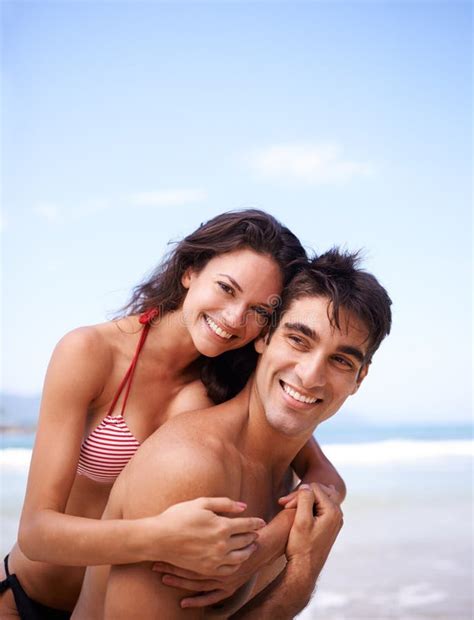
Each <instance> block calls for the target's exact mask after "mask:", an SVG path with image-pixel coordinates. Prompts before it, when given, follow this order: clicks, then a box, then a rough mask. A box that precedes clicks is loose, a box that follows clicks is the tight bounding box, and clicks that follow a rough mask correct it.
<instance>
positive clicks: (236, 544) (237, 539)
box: [229, 532, 258, 551]
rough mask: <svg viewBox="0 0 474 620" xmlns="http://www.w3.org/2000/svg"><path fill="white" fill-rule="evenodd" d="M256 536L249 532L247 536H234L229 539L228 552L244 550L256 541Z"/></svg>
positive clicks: (254, 533)
mask: <svg viewBox="0 0 474 620" xmlns="http://www.w3.org/2000/svg"><path fill="white" fill-rule="evenodd" d="M257 537H258V534H257V533H256V532H250V533H249V534H234V536H231V537H230V543H229V546H230V550H231V551H233V550H234V549H244V548H245V547H248V546H249V545H251V544H252V543H253V542H255V541H256V540H257Z"/></svg>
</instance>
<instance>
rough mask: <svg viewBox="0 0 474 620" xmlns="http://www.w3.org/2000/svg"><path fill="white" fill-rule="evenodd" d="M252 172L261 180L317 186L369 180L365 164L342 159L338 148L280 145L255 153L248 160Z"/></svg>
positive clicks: (370, 172) (324, 145)
mask: <svg viewBox="0 0 474 620" xmlns="http://www.w3.org/2000/svg"><path fill="white" fill-rule="evenodd" d="M248 160H249V163H250V166H251V167H252V168H253V170H254V171H255V172H256V173H257V174H258V175H259V176H260V177H262V178H264V179H276V180H280V181H290V182H298V183H305V184H308V185H319V184H327V183H343V182H346V181H349V180H350V179H352V178H354V177H360V176H370V175H371V174H372V173H373V166H372V165H371V164H370V163H368V162H357V161H351V160H349V159H345V158H344V157H343V149H342V148H341V147H340V146H339V145H337V144H331V143H328V144H279V145H274V146H269V147H266V148H262V149H257V150H255V151H254V152H253V153H251V155H250V157H249V158H248Z"/></svg>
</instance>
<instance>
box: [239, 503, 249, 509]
mask: <svg viewBox="0 0 474 620" xmlns="http://www.w3.org/2000/svg"><path fill="white" fill-rule="evenodd" d="M237 506H239V507H240V508H247V504H246V503H245V502H237Z"/></svg>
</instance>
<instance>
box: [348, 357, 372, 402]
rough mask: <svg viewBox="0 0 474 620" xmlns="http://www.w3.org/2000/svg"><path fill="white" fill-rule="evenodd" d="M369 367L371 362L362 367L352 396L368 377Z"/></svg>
mask: <svg viewBox="0 0 474 620" xmlns="http://www.w3.org/2000/svg"><path fill="white" fill-rule="evenodd" d="M369 366H370V362H368V363H365V364H364V365H363V366H362V367H361V369H360V370H359V376H358V377H357V380H356V386H355V388H354V390H353V391H352V394H355V393H356V392H357V390H358V389H359V388H360V385H361V383H362V381H363V380H364V379H365V378H366V376H367V375H368V373H369Z"/></svg>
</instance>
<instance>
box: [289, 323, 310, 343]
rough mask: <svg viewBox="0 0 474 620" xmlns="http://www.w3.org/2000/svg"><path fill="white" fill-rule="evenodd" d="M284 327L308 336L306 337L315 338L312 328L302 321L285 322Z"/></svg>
mask: <svg viewBox="0 0 474 620" xmlns="http://www.w3.org/2000/svg"><path fill="white" fill-rule="evenodd" d="M284 327H285V328H286V329H294V330H295V331H297V332H300V333H302V334H303V335H304V336H308V338H312V339H313V340H317V336H316V332H315V331H314V329H311V327H308V326H307V325H305V324H304V323H285V324H284Z"/></svg>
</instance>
